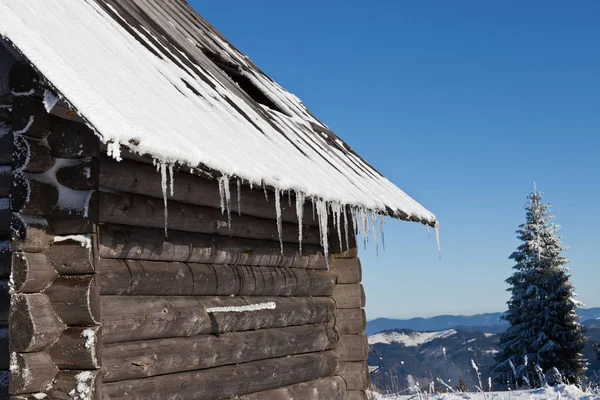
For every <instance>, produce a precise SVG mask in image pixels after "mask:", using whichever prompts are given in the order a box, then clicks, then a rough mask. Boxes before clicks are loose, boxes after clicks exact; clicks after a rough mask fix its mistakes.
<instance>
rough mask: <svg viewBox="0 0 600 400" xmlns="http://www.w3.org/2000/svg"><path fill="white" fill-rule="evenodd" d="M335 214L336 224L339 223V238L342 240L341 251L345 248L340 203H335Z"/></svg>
mask: <svg viewBox="0 0 600 400" xmlns="http://www.w3.org/2000/svg"><path fill="white" fill-rule="evenodd" d="M334 216H335V217H334V218H335V224H336V225H337V233H338V240H339V241H340V242H339V243H340V251H341V250H342V249H343V248H344V242H343V240H342V205H341V204H339V203H338V204H336V205H335V213H334Z"/></svg>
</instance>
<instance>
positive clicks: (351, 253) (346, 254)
mask: <svg viewBox="0 0 600 400" xmlns="http://www.w3.org/2000/svg"><path fill="white" fill-rule="evenodd" d="M355 241H356V240H355ZM332 256H333V257H334V258H355V257H358V248H356V245H355V246H354V247H351V248H349V249H346V246H344V251H342V252H339V253H333V254H332Z"/></svg>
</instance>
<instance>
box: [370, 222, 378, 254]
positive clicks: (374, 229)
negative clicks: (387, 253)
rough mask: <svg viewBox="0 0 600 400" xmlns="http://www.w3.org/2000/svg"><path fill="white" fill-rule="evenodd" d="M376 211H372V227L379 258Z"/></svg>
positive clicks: (376, 252)
mask: <svg viewBox="0 0 600 400" xmlns="http://www.w3.org/2000/svg"><path fill="white" fill-rule="evenodd" d="M376 220H377V217H376V216H375V211H371V226H372V227H373V240H374V241H375V255H376V256H377V257H379V242H378V241H377V229H376V228H375V221H376Z"/></svg>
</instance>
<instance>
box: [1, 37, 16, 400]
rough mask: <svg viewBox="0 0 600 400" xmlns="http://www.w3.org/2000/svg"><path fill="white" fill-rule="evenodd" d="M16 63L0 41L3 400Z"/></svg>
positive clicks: (5, 391) (5, 389)
mask: <svg viewBox="0 0 600 400" xmlns="http://www.w3.org/2000/svg"><path fill="white" fill-rule="evenodd" d="M15 62H16V60H15V59H14V58H13V57H11V55H10V53H8V50H7V49H6V47H4V46H3V41H2V39H1V38H0V398H2V399H4V398H8V369H9V359H10V356H9V350H8V310H9V306H10V293H9V290H10V288H9V277H10V264H11V254H10V220H11V212H10V207H9V206H10V198H9V196H10V187H11V185H12V178H11V171H12V149H13V146H14V145H13V142H14V141H13V135H12V132H11V129H10V125H11V108H12V95H11V94H10V88H9V87H8V72H9V70H10V68H11V66H12V65H13V64H14V63H15Z"/></svg>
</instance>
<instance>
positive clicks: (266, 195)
mask: <svg viewBox="0 0 600 400" xmlns="http://www.w3.org/2000/svg"><path fill="white" fill-rule="evenodd" d="M262 187H263V192H265V200H266V201H267V202H268V201H269V194H268V193H267V187H266V186H265V183H264V182H263V184H262Z"/></svg>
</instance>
